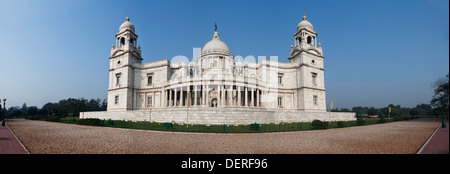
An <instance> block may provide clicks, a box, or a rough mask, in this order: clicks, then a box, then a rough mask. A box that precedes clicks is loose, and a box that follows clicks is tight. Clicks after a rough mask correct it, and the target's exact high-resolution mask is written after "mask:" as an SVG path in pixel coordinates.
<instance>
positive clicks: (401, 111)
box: [331, 103, 442, 118]
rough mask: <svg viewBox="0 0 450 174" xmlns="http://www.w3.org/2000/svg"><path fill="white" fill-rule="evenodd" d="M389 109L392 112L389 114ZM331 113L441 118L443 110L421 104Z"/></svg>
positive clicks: (363, 108) (358, 115) (337, 109)
mask: <svg viewBox="0 0 450 174" xmlns="http://www.w3.org/2000/svg"><path fill="white" fill-rule="evenodd" d="M389 107H390V108H391V112H390V113H389ZM331 112H355V113H356V116H357V117H386V118H387V117H388V116H390V117H396V116H416V115H429V116H432V115H434V116H440V115H441V114H442V112H441V108H432V106H431V104H424V103H422V104H419V105H417V106H416V107H412V108H408V107H401V106H400V105H394V104H389V106H387V107H382V108H375V107H363V106H355V107H353V108H352V109H351V110H350V109H347V108H336V109H333V110H331Z"/></svg>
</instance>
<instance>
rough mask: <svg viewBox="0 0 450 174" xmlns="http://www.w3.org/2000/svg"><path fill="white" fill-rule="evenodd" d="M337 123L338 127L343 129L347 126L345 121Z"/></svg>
mask: <svg viewBox="0 0 450 174" xmlns="http://www.w3.org/2000/svg"><path fill="white" fill-rule="evenodd" d="M336 123H337V127H338V128H343V127H345V126H346V124H345V121H338V122H336Z"/></svg>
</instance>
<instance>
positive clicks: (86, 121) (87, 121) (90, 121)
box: [78, 118, 101, 126]
mask: <svg viewBox="0 0 450 174" xmlns="http://www.w3.org/2000/svg"><path fill="white" fill-rule="evenodd" d="M78 124H81V125H90V126H100V125H101V124H100V119H98V118H87V119H80V120H79V121H78Z"/></svg>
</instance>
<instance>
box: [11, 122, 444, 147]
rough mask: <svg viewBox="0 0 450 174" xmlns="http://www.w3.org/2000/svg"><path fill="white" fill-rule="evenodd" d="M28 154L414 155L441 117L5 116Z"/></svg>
mask: <svg viewBox="0 0 450 174" xmlns="http://www.w3.org/2000/svg"><path fill="white" fill-rule="evenodd" d="M7 124H8V126H9V127H10V128H11V130H12V131H13V132H14V133H15V134H16V136H17V137H18V138H19V139H20V141H21V142H22V143H23V144H24V146H25V147H26V148H27V149H28V151H29V152H30V153H31V154H215V153H218V154H235V153H237V154H413V153H416V152H417V151H418V150H419V148H420V147H421V146H422V145H423V143H425V141H426V140H427V139H428V137H430V136H431V134H432V133H433V131H434V130H435V129H436V127H437V126H438V125H439V119H426V118H422V119H416V120H410V121H400V122H393V123H386V124H377V125H369V126H358V127H349V128H340V129H328V130H317V131H302V132H286V133H263V134H199V133H171V132H156V131H139V130H127V129H117V128H105V127H94V126H82V125H72V124H63V123H53V122H45V121H33V120H23V119H18V120H7Z"/></svg>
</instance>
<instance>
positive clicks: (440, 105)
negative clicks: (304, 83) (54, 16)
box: [331, 74, 449, 117]
mask: <svg viewBox="0 0 450 174" xmlns="http://www.w3.org/2000/svg"><path fill="white" fill-rule="evenodd" d="M431 87H432V88H433V89H434V92H433V96H432V99H431V101H430V104H425V103H422V104H419V105H417V106H416V107H412V108H407V107H401V106H400V105H394V104H389V106H387V107H383V108H374V107H362V106H356V107H353V108H352V110H350V109H347V108H337V109H334V110H332V111H331V112H355V113H356V116H357V117H370V116H378V117H388V116H389V114H390V116H392V117H395V116H410V115H412V116H416V115H429V116H432V115H434V116H442V114H443V113H445V115H446V117H448V113H449V112H448V111H449V76H448V74H447V75H446V76H445V77H441V78H439V79H437V80H436V81H435V82H434V83H432V84H431ZM439 92H443V96H441V95H440V94H439ZM389 107H390V108H391V112H390V113H389Z"/></svg>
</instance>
